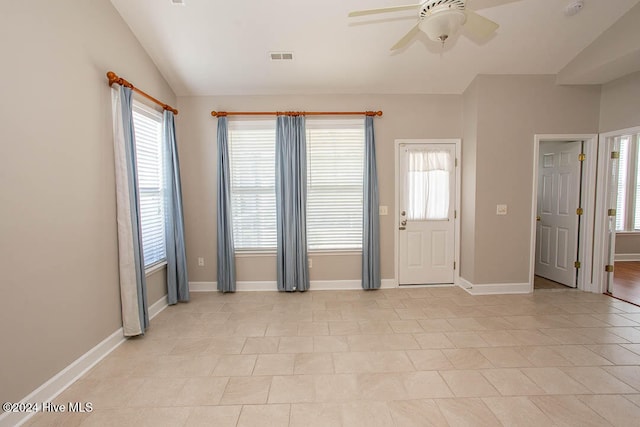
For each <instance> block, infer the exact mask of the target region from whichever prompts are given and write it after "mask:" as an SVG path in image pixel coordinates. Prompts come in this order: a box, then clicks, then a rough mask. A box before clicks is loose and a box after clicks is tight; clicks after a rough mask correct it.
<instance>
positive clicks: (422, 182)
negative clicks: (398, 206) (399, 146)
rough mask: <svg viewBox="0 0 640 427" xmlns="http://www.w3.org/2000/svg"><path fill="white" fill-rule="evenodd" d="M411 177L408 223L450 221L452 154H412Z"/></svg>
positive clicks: (412, 152) (423, 151)
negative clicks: (448, 219)
mask: <svg viewBox="0 0 640 427" xmlns="http://www.w3.org/2000/svg"><path fill="white" fill-rule="evenodd" d="M407 161H408V165H407V166H408V168H407V170H408V173H407V181H408V182H407V185H406V189H407V194H406V199H405V200H407V202H408V203H407V219H408V220H410V221H423V220H438V219H447V218H448V216H449V200H450V195H449V187H450V186H449V179H450V176H451V174H450V171H451V169H452V166H451V153H450V152H448V151H441V150H411V149H410V150H409V151H408V158H407Z"/></svg>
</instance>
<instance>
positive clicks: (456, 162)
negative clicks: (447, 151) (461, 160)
mask: <svg viewBox="0 0 640 427" xmlns="http://www.w3.org/2000/svg"><path fill="white" fill-rule="evenodd" d="M455 163H456V167H458V158H457V157H456V162H455Z"/></svg>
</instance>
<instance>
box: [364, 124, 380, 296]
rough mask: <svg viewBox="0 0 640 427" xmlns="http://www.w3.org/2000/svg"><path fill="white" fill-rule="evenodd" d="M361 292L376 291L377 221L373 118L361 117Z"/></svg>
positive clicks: (378, 264) (378, 253)
mask: <svg viewBox="0 0 640 427" xmlns="http://www.w3.org/2000/svg"><path fill="white" fill-rule="evenodd" d="M364 126H365V129H364V132H365V138H364V139H365V146H364V185H363V187H364V199H363V208H362V213H363V221H362V224H363V230H362V288H363V289H378V288H380V284H381V280H380V217H379V211H378V209H379V208H378V205H379V199H378V171H377V167H376V143H375V138H374V134H373V117H372V116H366V117H365V124H364Z"/></svg>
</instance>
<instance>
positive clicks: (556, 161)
mask: <svg viewBox="0 0 640 427" xmlns="http://www.w3.org/2000/svg"><path fill="white" fill-rule="evenodd" d="M596 155H597V135H591V134H590V135H536V136H535V139H534V168H533V172H534V173H533V190H534V191H533V197H532V213H533V218H532V226H531V261H530V286H531V291H533V290H534V289H553V288H559V289H567V288H577V289H581V290H591V289H592V264H593V262H592V259H593V258H592V254H593V233H592V230H593V226H594V218H595V215H594V210H595V209H594V206H595V183H596V181H595V177H596V174H595V171H596V164H597V157H596Z"/></svg>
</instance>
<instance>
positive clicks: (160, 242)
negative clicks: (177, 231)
mask: <svg viewBox="0 0 640 427" xmlns="http://www.w3.org/2000/svg"><path fill="white" fill-rule="evenodd" d="M133 127H134V133H135V138H136V160H137V167H138V187H139V188H138V189H139V193H140V227H141V229H142V250H143V253H144V267H145V268H149V267H151V266H153V265H154V264H158V263H160V262H162V261H164V260H165V259H166V246H165V206H164V205H165V203H164V188H165V185H164V169H165V166H164V161H163V155H162V114H160V113H159V112H157V111H155V110H153V109H151V108H148V107H146V106H144V105H142V104H140V103H138V102H135V101H134V103H133Z"/></svg>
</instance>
